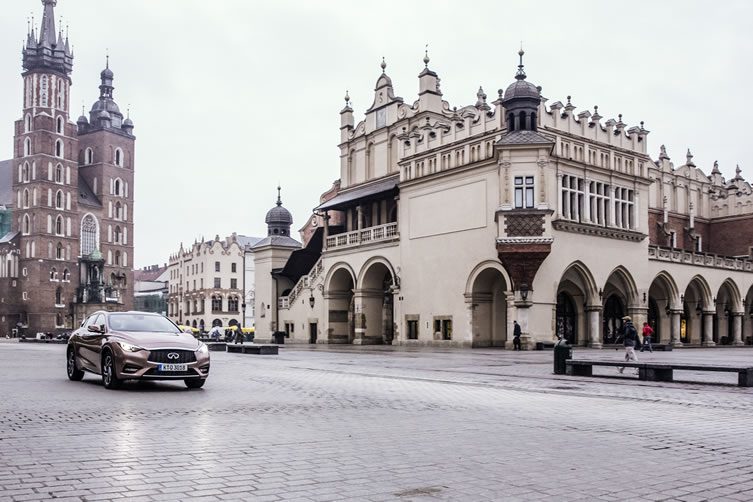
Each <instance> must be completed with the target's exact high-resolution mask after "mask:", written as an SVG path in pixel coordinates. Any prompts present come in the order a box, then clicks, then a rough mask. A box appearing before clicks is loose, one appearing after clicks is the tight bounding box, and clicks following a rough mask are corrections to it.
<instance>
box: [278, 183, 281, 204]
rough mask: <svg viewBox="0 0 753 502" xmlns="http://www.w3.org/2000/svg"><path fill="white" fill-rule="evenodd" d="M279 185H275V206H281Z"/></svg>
mask: <svg viewBox="0 0 753 502" xmlns="http://www.w3.org/2000/svg"><path fill="white" fill-rule="evenodd" d="M280 190H281V188H280V185H279V183H278V185H277V206H282V199H281V198H280Z"/></svg>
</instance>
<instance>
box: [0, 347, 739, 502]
mask: <svg viewBox="0 0 753 502" xmlns="http://www.w3.org/2000/svg"><path fill="white" fill-rule="evenodd" d="M621 356H622V354H621V352H619V351H618V352H615V351H611V350H604V351H588V350H578V351H577V353H576V357H594V358H606V359H610V358H611V359H616V360H619V359H620V358H621ZM641 357H643V358H644V359H646V360H654V361H663V360H671V361H680V360H682V361H709V362H711V361H714V362H721V361H729V362H735V363H742V362H746V363H753V350H750V349H721V348H720V349H710V350H692V349H689V350H676V351H674V352H670V353H655V354H641ZM551 359H552V353H551V351H549V352H523V353H514V352H504V351H496V350H472V351H471V350H438V349H432V350H429V349H402V348H392V347H375V348H354V347H334V346H333V347H321V346H319V347H314V348H310V347H293V346H287V347H285V348H283V349H281V350H280V355H279V356H255V355H241V354H226V353H212V375H211V377H210V379H209V381H208V382H207V385H206V386H205V387H204V388H203V389H201V390H195V391H188V390H186V389H185V388H184V386H183V385H182V382H181V383H180V384H178V383H129V384H126V386H125V388H124V389H123V390H120V391H107V390H105V389H103V388H102V386H101V384H100V382H99V379H98V377H95V376H93V375H87V376H86V377H85V378H84V381H83V382H69V381H68V380H67V379H66V377H65V364H64V346H62V345H31V344H18V343H15V342H5V341H4V342H2V343H0V367H2V368H3V371H2V375H3V382H2V387H0V389H1V390H0V407H1V408H0V500H2V501H5V500H8V501H17V500H18V501H20V500H48V499H55V500H76V501H83V500H111V499H122V500H188V499H191V500H259V501H263V500H286V501H291V500H297V501H333V500H365V501H381V500H399V501H431V500H463V501H465V500H468V501H477V500H558V501H561V500H684V501H689V502H690V501H700V500H715V501H716V500H730V501H732V500H734V501H741V500H752V499H753V433H752V432H751V411H753V391H751V390H750V389H742V388H738V387H735V386H734V385H733V384H734V383H735V378H736V377H735V375H734V374H731V375H724V374H721V375H716V374H711V375H708V374H703V373H699V374H693V373H688V374H680V373H678V374H677V375H676V377H677V378H679V379H684V380H687V381H686V382H679V383H678V382H676V383H671V384H659V383H652V382H639V381H638V380H637V379H636V378H635V377H634V376H631V375H625V376H619V375H617V373H616V371H614V370H610V369H605V370H600V371H601V373H603V374H604V375H607V374H608V375H609V376H611V378H573V377H564V376H563V377H558V376H554V375H552V374H551V371H552V362H551ZM706 380H713V381H714V382H717V383H716V384H715V385H699V384H697V383H693V382H701V381H706ZM725 382H726V383H729V384H730V385H724V383H725Z"/></svg>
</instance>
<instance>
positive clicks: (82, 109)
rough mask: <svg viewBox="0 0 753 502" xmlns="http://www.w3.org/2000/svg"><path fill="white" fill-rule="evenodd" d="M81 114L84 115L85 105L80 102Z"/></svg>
mask: <svg viewBox="0 0 753 502" xmlns="http://www.w3.org/2000/svg"><path fill="white" fill-rule="evenodd" d="M81 115H82V116H84V115H86V105H84V103H81Z"/></svg>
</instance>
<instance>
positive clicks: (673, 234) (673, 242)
mask: <svg viewBox="0 0 753 502" xmlns="http://www.w3.org/2000/svg"><path fill="white" fill-rule="evenodd" d="M669 245H670V246H671V247H672V248H676V247H677V232H675V231H674V230H671V231H670V232H669Z"/></svg>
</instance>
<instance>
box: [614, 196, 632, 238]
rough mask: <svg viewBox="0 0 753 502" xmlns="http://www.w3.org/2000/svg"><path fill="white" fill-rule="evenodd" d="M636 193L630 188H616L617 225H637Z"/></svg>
mask: <svg viewBox="0 0 753 502" xmlns="http://www.w3.org/2000/svg"><path fill="white" fill-rule="evenodd" d="M633 209H634V193H633V190H631V189H629V188H620V187H615V189H614V224H615V226H616V227H619V228H625V229H628V230H629V229H632V228H634V227H635V214H634V211H633Z"/></svg>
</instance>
